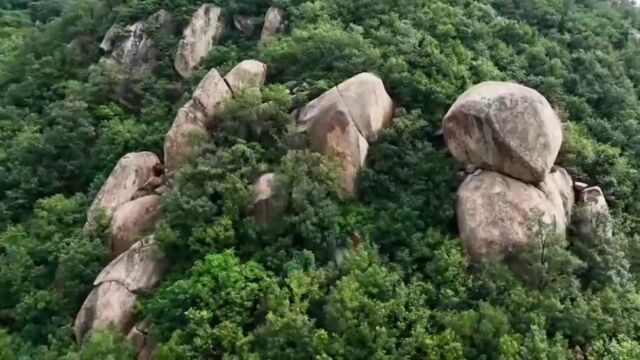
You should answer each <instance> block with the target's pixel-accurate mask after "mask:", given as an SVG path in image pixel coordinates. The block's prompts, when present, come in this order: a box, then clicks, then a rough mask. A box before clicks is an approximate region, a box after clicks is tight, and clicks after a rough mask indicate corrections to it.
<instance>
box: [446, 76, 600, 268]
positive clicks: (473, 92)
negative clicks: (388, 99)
mask: <svg viewBox="0 0 640 360" xmlns="http://www.w3.org/2000/svg"><path fill="white" fill-rule="evenodd" d="M442 127H443V134H444V137H445V140H446V142H447V145H448V148H449V150H450V152H451V154H452V155H453V156H454V157H455V158H456V159H457V160H459V161H461V162H465V163H467V164H471V165H473V166H474V167H477V168H478V169H479V170H477V171H476V172H475V173H473V174H471V175H469V176H468V177H467V178H466V179H465V180H464V181H463V183H462V184H461V186H460V188H459V190H458V204H457V217H458V228H459V231H460V236H461V238H462V241H463V243H464V246H465V248H466V250H467V252H468V254H469V256H470V257H471V259H472V260H474V261H479V260H482V259H485V258H487V257H494V256H495V257H502V256H504V255H506V254H508V253H509V252H511V251H512V250H514V249H515V247H517V246H519V245H522V244H525V243H528V242H531V241H536V240H537V239H541V237H545V238H549V236H550V235H551V236H553V235H556V234H557V235H558V236H565V235H566V229H567V227H568V225H569V224H570V223H571V220H572V214H573V208H574V203H575V194H574V183H573V180H572V179H571V177H570V176H569V174H568V173H567V172H566V171H565V170H564V169H562V168H559V167H556V166H554V162H555V160H556V157H557V155H558V152H559V150H560V146H561V144H562V126H561V123H560V120H559V118H558V116H557V115H556V113H555V112H554V110H553V108H552V107H551V105H550V104H549V102H548V101H547V100H546V99H545V98H544V97H543V96H542V95H541V94H540V93H538V92H537V91H535V90H533V89H530V88H527V87H525V86H521V85H517V84H513V83H502V82H485V83H481V84H479V85H476V86H474V87H472V88H471V89H469V90H468V91H466V92H465V93H464V94H462V95H461V96H460V97H459V98H458V99H457V100H456V102H455V103H454V104H453V106H452V107H451V109H450V110H449V112H448V113H447V114H446V116H445V118H444V120H443V124H442ZM585 191H586V190H585ZM588 194H589V193H584V191H583V192H582V193H580V195H579V196H578V197H579V199H580V201H579V204H591V203H592V202H590V201H585V200H584V199H583V198H585V197H587V198H588V197H589V196H590V195H588ZM602 200H604V198H602ZM598 201H600V200H598ZM585 206H588V207H590V208H593V209H595V208H598V209H602V206H601V205H585ZM605 206H606V203H605ZM593 211H594V212H595V211H596V210H593Z"/></svg>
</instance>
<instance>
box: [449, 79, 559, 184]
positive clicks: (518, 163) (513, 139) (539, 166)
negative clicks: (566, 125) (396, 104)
mask: <svg viewBox="0 0 640 360" xmlns="http://www.w3.org/2000/svg"><path fill="white" fill-rule="evenodd" d="M442 128H443V133H444V137H445V140H446V142H447V145H448V147H449V150H450V151H451V153H452V154H453V156H454V157H455V158H456V159H458V160H459V161H462V162H467V163H471V164H473V165H476V166H478V167H481V168H483V169H488V170H494V171H497V172H500V173H503V174H506V175H509V176H511V177H514V178H516V179H519V180H522V181H524V182H528V183H536V184H537V183H540V182H542V181H544V179H545V178H546V176H547V174H548V173H549V172H550V170H551V167H552V166H553V164H554V162H555V160H556V157H557V155H558V152H559V150H560V145H561V144H562V125H561V123H560V119H559V118H558V116H557V115H556V113H555V111H554V110H553V108H552V107H551V105H550V104H549V102H548V101H547V100H546V99H545V98H544V96H542V95H541V94H540V93H538V92H537V91H535V90H533V89H530V88H528V87H525V86H522V85H518V84H514V83H504V82H494V81H489V82H484V83H481V84H478V85H476V86H474V87H472V88H470V89H469V90H467V91H466V92H465V93H463V94H462V95H461V96H460V97H459V98H458V99H457V100H456V102H455V103H454V104H453V106H452V107H451V109H449V111H448V113H447V114H446V116H445V118H444V120H443V124H442Z"/></svg>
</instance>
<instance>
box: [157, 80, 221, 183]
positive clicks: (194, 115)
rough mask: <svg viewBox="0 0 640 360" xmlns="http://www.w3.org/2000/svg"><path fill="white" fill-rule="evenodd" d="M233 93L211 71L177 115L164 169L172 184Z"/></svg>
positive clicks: (167, 141) (167, 143) (166, 147)
mask: <svg viewBox="0 0 640 360" xmlns="http://www.w3.org/2000/svg"><path fill="white" fill-rule="evenodd" d="M231 96H232V93H231V90H229V87H228V86H227V84H226V83H225V81H224V79H223V78H222V76H220V74H219V73H218V71H217V70H215V69H211V71H209V73H208V74H207V75H206V76H205V77H204V78H203V79H202V81H200V84H198V87H197V88H196V90H195V91H194V93H193V96H192V99H191V100H189V101H188V102H187V103H186V104H185V105H184V106H183V107H182V108H181V109H180V110H178V114H177V115H176V118H175V120H174V121H173V124H172V126H171V129H169V132H167V135H166V136H165V141H164V166H165V168H166V172H167V179H168V181H169V184H171V182H172V181H173V177H174V175H175V171H176V170H177V169H178V168H179V167H180V166H182V165H183V163H184V161H185V160H187V159H188V158H190V157H191V156H192V155H193V154H194V153H195V152H196V151H197V148H196V147H194V142H196V141H197V138H198V137H206V135H207V129H208V128H210V127H213V124H212V120H213V118H214V115H215V111H216V108H217V107H218V105H219V104H220V103H221V102H222V101H223V100H224V99H226V98H229V97H231Z"/></svg>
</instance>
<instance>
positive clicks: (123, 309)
mask: <svg viewBox="0 0 640 360" xmlns="http://www.w3.org/2000/svg"><path fill="white" fill-rule="evenodd" d="M165 270H166V263H165V261H164V260H163V259H162V258H161V257H160V254H159V249H158V248H157V245H156V244H155V243H154V242H153V241H152V240H147V241H140V242H138V243H136V244H135V245H134V246H132V247H131V248H130V249H129V250H127V251H126V252H125V253H123V254H121V255H120V256H119V257H117V258H116V259H115V260H113V261H112V262H111V263H110V264H109V265H108V266H107V267H106V268H104V269H103V270H102V272H101V273H100V274H99V275H98V277H97V278H96V280H95V281H94V284H93V285H94V289H93V291H92V292H91V293H90V294H89V296H88V297H87V299H86V300H85V302H84V303H83V304H82V307H81V308H80V311H79V312H78V315H77V317H76V321H75V323H74V327H73V330H74V334H75V337H76V341H77V342H78V344H81V343H82V341H83V340H84V339H85V337H86V336H87V335H88V334H89V333H90V332H91V331H92V330H94V329H102V328H105V327H108V326H110V325H113V326H115V327H116V328H117V329H119V330H120V331H121V332H122V333H123V334H127V333H129V331H130V330H131V328H132V327H133V325H134V319H133V311H134V304H135V302H136V299H137V297H138V295H139V294H141V293H143V292H145V291H149V290H151V289H152V288H153V287H154V286H155V285H156V284H157V283H158V281H159V280H160V279H161V277H162V275H163V274H164V271H165Z"/></svg>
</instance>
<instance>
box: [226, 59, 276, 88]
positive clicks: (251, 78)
mask: <svg viewBox="0 0 640 360" xmlns="http://www.w3.org/2000/svg"><path fill="white" fill-rule="evenodd" d="M266 79H267V65H266V64H264V63H262V62H260V61H258V60H244V61H242V62H240V63H239V64H238V65H236V66H235V67H234V68H233V69H231V71H229V73H228V74H227V75H226V76H225V77H224V80H225V81H226V82H227V84H228V85H229V87H230V88H231V91H233V92H234V93H238V92H240V91H242V90H244V89H249V88H260V87H262V86H263V85H264V82H265V81H266Z"/></svg>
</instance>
